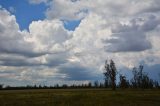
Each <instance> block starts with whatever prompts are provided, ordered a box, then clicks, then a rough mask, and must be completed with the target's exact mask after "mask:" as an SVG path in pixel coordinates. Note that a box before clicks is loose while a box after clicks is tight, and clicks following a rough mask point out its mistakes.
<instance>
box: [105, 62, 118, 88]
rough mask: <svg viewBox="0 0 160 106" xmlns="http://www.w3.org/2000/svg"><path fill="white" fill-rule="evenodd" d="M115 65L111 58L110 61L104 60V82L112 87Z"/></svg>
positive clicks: (114, 82) (113, 84) (114, 79)
mask: <svg viewBox="0 0 160 106" xmlns="http://www.w3.org/2000/svg"><path fill="white" fill-rule="evenodd" d="M116 71H117V70H116V66H115V63H114V61H113V60H110V63H108V61H106V62H105V72H104V76H105V84H106V87H107V86H108V85H111V86H112V89H113V90H115V89H116Z"/></svg>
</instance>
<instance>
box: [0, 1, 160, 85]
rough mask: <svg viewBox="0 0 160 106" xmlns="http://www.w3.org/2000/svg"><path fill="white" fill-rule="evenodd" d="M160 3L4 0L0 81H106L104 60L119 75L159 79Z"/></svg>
mask: <svg viewBox="0 0 160 106" xmlns="http://www.w3.org/2000/svg"><path fill="white" fill-rule="evenodd" d="M159 5H160V1H159V0H117V1H113V0H0V83H2V84H5V85H11V86H22V85H34V84H37V85H39V84H41V85H55V84H57V83H59V84H81V83H88V82H90V81H95V80H98V81H102V80H103V79H104V78H103V72H104V62H105V60H110V59H113V60H114V61H115V64H116V67H117V71H118V73H119V74H124V75H126V76H127V78H128V79H130V78H131V77H132V75H131V73H132V72H131V70H132V68H133V67H138V65H140V64H142V65H144V71H145V72H147V73H148V74H149V76H150V77H151V78H153V79H154V80H158V81H160V46H159V42H160V35H159V33H160V6H159Z"/></svg>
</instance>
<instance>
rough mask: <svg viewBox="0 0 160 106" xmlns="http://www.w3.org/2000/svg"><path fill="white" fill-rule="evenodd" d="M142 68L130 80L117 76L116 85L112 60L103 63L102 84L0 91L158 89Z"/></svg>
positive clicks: (7, 87) (29, 86)
mask: <svg viewBox="0 0 160 106" xmlns="http://www.w3.org/2000/svg"><path fill="white" fill-rule="evenodd" d="M143 69H144V66H143V65H139V67H134V68H133V70H132V73H133V78H131V80H127V79H126V76H125V75H122V74H119V83H118V84H116V75H117V69H116V65H115V63H114V61H113V60H110V61H109V62H108V61H106V62H105V67H104V70H105V72H104V73H103V74H104V83H103V82H98V81H94V82H92V83H91V82H89V83H87V84H73V85H67V84H63V85H60V84H56V85H54V86H46V85H43V86H42V85H27V86H17V87H12V86H5V87H4V86H3V84H0V90H22V89H66V88H68V89H75V88H112V90H116V88H121V89H125V88H140V89H152V88H159V89H160V85H159V82H158V81H155V80H153V79H151V78H150V77H149V76H148V74H147V73H146V72H144V71H143Z"/></svg>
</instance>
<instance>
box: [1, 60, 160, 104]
mask: <svg viewBox="0 0 160 106" xmlns="http://www.w3.org/2000/svg"><path fill="white" fill-rule="evenodd" d="M132 72H133V78H132V79H131V80H130V81H129V80H127V79H126V76H125V75H122V74H119V83H118V84H116V75H117V69H116V65H115V63H114V61H113V60H110V61H109V63H108V61H106V62H105V72H104V73H103V74H104V79H105V81H104V83H103V82H98V81H95V82H89V83H88V84H80V85H75V84H73V85H70V86H69V85H67V84H63V85H59V84H56V85H54V86H45V85H43V86H42V85H34V86H33V85H32V86H31V85H27V86H21V87H11V86H6V87H4V86H3V84H0V106H44V105H45V106H97V105H98V106H144V105H145V106H160V90H159V88H160V86H159V82H158V81H153V80H152V79H151V78H149V76H148V74H147V73H145V72H144V71H143V65H140V66H139V67H138V68H137V67H134V68H133V71H132ZM84 88H85V89H84ZM100 88H101V89H100ZM25 89H28V90H25ZM34 89H36V90H34ZM121 89H123V90H121ZM124 89H125V90H124Z"/></svg>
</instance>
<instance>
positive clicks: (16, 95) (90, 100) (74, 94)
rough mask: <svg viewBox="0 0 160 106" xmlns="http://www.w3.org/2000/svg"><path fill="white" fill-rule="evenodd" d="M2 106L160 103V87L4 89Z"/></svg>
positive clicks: (145, 105) (148, 105) (138, 105)
mask: <svg viewBox="0 0 160 106" xmlns="http://www.w3.org/2000/svg"><path fill="white" fill-rule="evenodd" d="M0 106H160V90H143V91H141V90H117V91H111V90H106V89H57V90H56V89H53V90H51V89H49V90H9V91H7V90H6V91H5V90H4V91H0Z"/></svg>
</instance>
